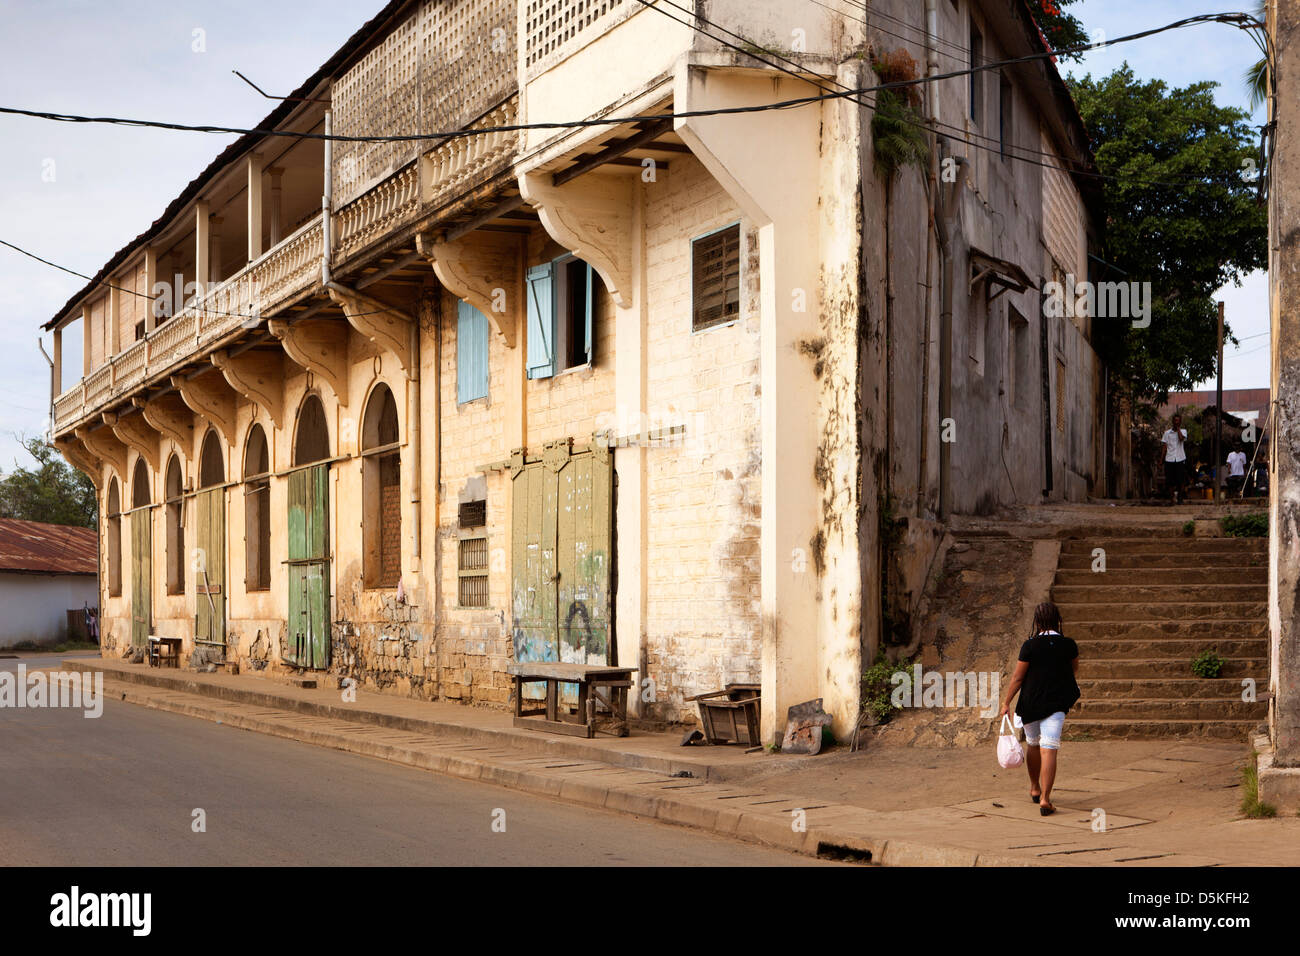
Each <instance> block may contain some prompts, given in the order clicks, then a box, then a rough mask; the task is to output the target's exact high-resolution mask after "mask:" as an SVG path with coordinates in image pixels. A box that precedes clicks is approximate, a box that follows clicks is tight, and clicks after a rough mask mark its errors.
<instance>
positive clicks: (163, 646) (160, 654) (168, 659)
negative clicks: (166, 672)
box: [148, 635, 181, 667]
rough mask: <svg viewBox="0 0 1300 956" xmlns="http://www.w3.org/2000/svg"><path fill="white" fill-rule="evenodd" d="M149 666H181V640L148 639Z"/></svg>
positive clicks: (165, 638) (173, 638) (168, 638)
mask: <svg viewBox="0 0 1300 956" xmlns="http://www.w3.org/2000/svg"><path fill="white" fill-rule="evenodd" d="M148 650H149V654H148V657H149V666H150V667H162V666H163V665H164V664H166V665H167V666H168V667H180V666H181V639H180V638H179V637H154V636H152V635H151V636H150V637H149V644H148Z"/></svg>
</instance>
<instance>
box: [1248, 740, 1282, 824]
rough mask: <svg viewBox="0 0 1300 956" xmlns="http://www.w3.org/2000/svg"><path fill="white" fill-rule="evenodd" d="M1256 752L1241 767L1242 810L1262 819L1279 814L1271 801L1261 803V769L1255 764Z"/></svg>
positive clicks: (1256, 818)
mask: <svg viewBox="0 0 1300 956" xmlns="http://www.w3.org/2000/svg"><path fill="white" fill-rule="evenodd" d="M1256 756H1258V755H1257V754H1256V753H1255V752H1253V751H1252V752H1251V755H1250V759H1249V760H1247V761H1246V764H1245V766H1243V767H1242V768H1241V812H1242V814H1243V815H1244V816H1247V817H1250V818H1251V819H1252V820H1262V819H1267V818H1269V817H1275V816H1277V807H1275V806H1273V805H1272V804H1271V803H1261V802H1260V799H1259V770H1258V769H1257V768H1256V766H1255V757H1256Z"/></svg>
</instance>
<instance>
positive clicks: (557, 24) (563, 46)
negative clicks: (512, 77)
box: [524, 0, 641, 75]
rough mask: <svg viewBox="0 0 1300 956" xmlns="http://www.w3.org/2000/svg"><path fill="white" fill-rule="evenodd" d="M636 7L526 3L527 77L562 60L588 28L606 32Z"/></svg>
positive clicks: (602, 2)
mask: <svg viewBox="0 0 1300 956" xmlns="http://www.w3.org/2000/svg"><path fill="white" fill-rule="evenodd" d="M640 6H641V4H639V3H637V2H636V0H526V2H525V4H524V35H525V46H524V66H525V68H526V69H527V70H528V73H529V75H534V74H535V73H536V72H538V71H539V70H540V69H542V68H543V67H544V66H545V65H547V64H550V63H553V62H555V60H557V59H560V58H562V57H563V55H564V54H565V53H567V52H568V51H569V48H570V47H571V45H572V43H571V41H577V40H578V39H579V38H580V37H582V35H583V34H584V33H585V34H588V35H589V34H590V31H591V28H592V27H599V28H600V29H607V28H608V27H609V26H610V24H612V23H613V22H614V21H615V20H616V19H622V18H624V17H626V16H628V15H630V14H631V13H635V12H636V9H634V8H640ZM582 39H586V38H585V37H582Z"/></svg>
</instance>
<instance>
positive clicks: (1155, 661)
mask: <svg viewBox="0 0 1300 956" xmlns="http://www.w3.org/2000/svg"><path fill="white" fill-rule="evenodd" d="M1192 676H1193V675H1192V660H1191V657H1190V656H1186V655H1185V656H1183V657H1169V658H1150V657H1093V658H1089V657H1080V658H1079V680H1080V681H1083V680H1105V679H1115V680H1155V679H1159V678H1184V679H1190V678H1191V677H1192ZM1243 677H1253V678H1255V680H1256V681H1258V682H1259V686H1260V687H1264V686H1266V685H1267V683H1268V658H1267V657H1264V656H1262V655H1260V656H1255V657H1249V656H1243V657H1225V658H1224V661H1223V670H1222V671H1220V674H1219V678H1218V679H1219V680H1234V679H1235V680H1240V679H1241V678H1243Z"/></svg>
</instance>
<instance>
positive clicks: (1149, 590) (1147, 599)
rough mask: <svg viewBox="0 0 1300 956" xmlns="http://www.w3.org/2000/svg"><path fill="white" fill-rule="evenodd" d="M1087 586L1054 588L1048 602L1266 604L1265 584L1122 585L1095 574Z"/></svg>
mask: <svg viewBox="0 0 1300 956" xmlns="http://www.w3.org/2000/svg"><path fill="white" fill-rule="evenodd" d="M1093 577H1094V579H1095V580H1094V581H1093V582H1092V583H1089V584H1056V585H1053V586H1052V600H1053V601H1054V602H1056V604H1057V605H1058V606H1059V607H1060V608H1061V614H1062V616H1065V615H1066V614H1068V613H1070V611H1069V609H1070V608H1071V607H1074V606H1076V605H1085V604H1120V603H1123V604H1171V605H1172V604H1200V603H1204V602H1213V603H1215V604H1223V603H1232V602H1237V603H1240V602H1243V601H1259V602H1261V603H1262V602H1264V601H1267V600H1268V584H1267V583H1264V584H1226V583H1225V584H1126V583H1124V578H1123V577H1121V576H1119V575H1115V576H1111V575H1107V574H1096V575H1093Z"/></svg>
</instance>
